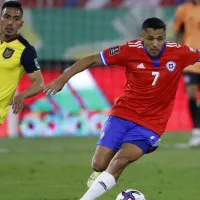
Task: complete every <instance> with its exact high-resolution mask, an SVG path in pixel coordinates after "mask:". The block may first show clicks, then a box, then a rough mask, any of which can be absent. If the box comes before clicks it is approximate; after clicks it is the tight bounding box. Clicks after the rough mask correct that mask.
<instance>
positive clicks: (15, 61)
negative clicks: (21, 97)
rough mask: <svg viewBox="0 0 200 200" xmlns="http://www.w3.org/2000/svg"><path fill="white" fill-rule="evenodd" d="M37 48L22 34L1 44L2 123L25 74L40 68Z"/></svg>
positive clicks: (0, 102) (0, 105) (0, 100)
mask: <svg viewBox="0 0 200 200" xmlns="http://www.w3.org/2000/svg"><path fill="white" fill-rule="evenodd" d="M39 69H40V67H39V64H38V61H37V54H36V51H35V48H34V47H33V46H31V45H30V44H29V43H28V41H26V40H25V39H24V38H23V37H22V36H21V35H19V36H18V38H16V39H15V40H13V41H10V42H5V41H4V42H1V44H0V124H2V123H3V122H4V119H5V117H6V115H7V113H8V110H9V107H10V102H11V101H12V98H13V96H14V94H15V91H16V89H17V86H18V83H19V81H20V79H21V77H22V75H23V74H24V72H27V73H33V72H34V71H36V70H39Z"/></svg>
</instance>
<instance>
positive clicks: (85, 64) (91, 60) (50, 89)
mask: <svg viewBox="0 0 200 200" xmlns="http://www.w3.org/2000/svg"><path fill="white" fill-rule="evenodd" d="M99 65H102V63H101V59H100V58H99V55H98V54H96V55H92V56H88V57H85V58H83V59H81V60H79V61H78V62H76V63H75V64H74V65H72V66H71V67H70V68H68V69H67V70H66V71H65V72H64V73H63V74H62V75H60V76H59V77H58V78H57V79H55V80H54V81H52V82H50V83H49V84H47V85H46V86H45V87H44V93H46V94H47V95H49V94H51V93H52V94H54V95H55V94H56V93H57V92H59V91H61V90H62V88H63V87H64V85H65V83H66V82H67V81H68V80H69V79H70V78H71V77H73V76H74V75H76V74H78V73H79V72H82V71H84V70H85V69H88V68H90V67H93V66H99Z"/></svg>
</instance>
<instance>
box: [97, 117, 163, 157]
mask: <svg viewBox="0 0 200 200" xmlns="http://www.w3.org/2000/svg"><path fill="white" fill-rule="evenodd" d="M159 142H160V137H159V135H157V134H156V133H154V132H153V131H151V130H149V129H147V128H145V127H143V126H140V125H139V124H136V123H134V122H131V121H128V120H125V119H122V118H119V117H115V116H109V118H108V120H107V121H106V123H105V125H104V127H103V129H102V131H101V134H100V138H99V141H98V142H97V145H100V146H105V147H108V148H109V149H112V150H113V151H115V152H117V151H119V150H120V148H121V146H122V144H124V143H131V144H135V145H136V146H138V147H139V148H140V149H142V151H143V152H144V154H146V153H150V152H152V151H154V150H156V149H157V147H158V145H159Z"/></svg>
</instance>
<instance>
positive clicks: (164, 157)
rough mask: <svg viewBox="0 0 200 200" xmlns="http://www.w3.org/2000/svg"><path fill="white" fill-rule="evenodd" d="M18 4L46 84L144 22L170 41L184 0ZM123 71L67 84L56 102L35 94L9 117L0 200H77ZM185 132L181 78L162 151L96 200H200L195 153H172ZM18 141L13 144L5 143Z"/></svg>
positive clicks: (97, 71)
mask: <svg viewBox="0 0 200 200" xmlns="http://www.w3.org/2000/svg"><path fill="white" fill-rule="evenodd" d="M3 2H4V1H2V0H0V3H1V4H2V3H3ZM21 2H22V5H23V7H24V20H25V24H24V26H23V28H22V29H21V34H22V35H23V36H24V37H25V38H26V39H27V40H28V41H29V42H30V43H31V44H32V45H34V46H35V48H36V49H37V52H38V58H39V61H40V65H41V67H42V71H43V75H44V78H45V83H48V82H49V81H51V80H52V79H54V78H55V77H57V76H58V75H59V74H60V73H62V72H63V70H65V69H66V68H67V67H69V66H71V65H72V64H73V63H74V62H75V61H76V60H78V59H80V58H83V57H84V56H87V55H90V54H92V53H97V52H99V51H101V50H103V49H105V48H107V47H110V46H113V45H116V44H123V43H124V42H126V41H127V40H131V39H135V38H138V37H139V33H140V30H141V29H140V28H141V23H142V22H143V20H144V19H146V18H148V17H153V16H157V17H160V18H161V19H163V20H164V21H165V22H166V23H167V26H168V32H167V37H168V40H172V34H173V33H172V29H171V26H172V22H173V20H174V11H175V9H176V6H177V5H179V4H180V3H183V1H181V0H22V1H21ZM123 73H124V68H123V67H120V66H113V67H109V68H105V67H98V68H93V69H90V70H87V71H85V72H83V73H81V74H79V75H77V76H75V77H74V78H72V79H71V80H70V82H69V83H68V84H67V85H66V86H65V88H64V89H63V90H62V92H60V93H59V94H57V95H56V96H50V97H46V96H45V95H44V94H42V93H41V94H39V95H38V96H37V97H34V98H31V99H28V100H26V102H25V108H24V110H23V112H22V113H20V114H19V116H14V115H12V112H10V113H9V116H8V118H7V119H6V122H5V124H4V125H3V126H1V127H0V137H2V139H0V200H75V199H79V198H80V196H81V195H82V194H83V193H84V192H85V191H86V181H87V178H88V176H89V175H90V173H91V171H92V170H91V168H90V163H91V158H92V155H93V152H94V149H95V143H96V140H97V138H98V135H99V133H100V130H101V127H102V125H103V123H104V122H105V120H106V117H107V114H108V111H109V109H110V107H111V106H112V104H113V103H114V102H115V100H116V98H117V97H118V96H119V95H120V94H122V92H123V87H124V85H125V77H124V74H123ZM28 81H29V80H28V78H27V76H26V75H25V76H24V77H23V80H22V81H21V83H20V87H19V88H18V90H19V91H20V90H23V89H24V88H26V86H27V83H28ZM191 129H192V124H191V119H190V116H189V113H188V108H187V95H186V93H185V87H184V84H183V80H181V81H180V85H179V88H178V93H177V97H176V102H175V106H174V110H173V114H172V116H171V118H170V121H169V124H168V127H167V132H168V133H167V134H165V136H164V137H163V140H162V141H163V142H162V143H161V146H160V148H159V149H158V150H157V151H156V152H155V153H153V154H152V155H151V154H150V155H148V156H145V158H143V159H141V160H140V161H138V162H137V163H135V164H134V165H132V166H130V167H129V168H128V170H126V171H125V173H124V174H123V175H122V177H121V178H120V180H119V185H118V186H117V187H115V188H114V189H113V190H112V191H110V192H109V193H108V194H107V195H105V196H103V197H102V198H100V199H102V200H114V199H115V198H116V196H117V194H118V193H119V192H120V191H122V190H123V189H128V188H135V189H138V190H141V191H142V192H143V193H144V194H145V195H146V198H147V200H169V199H170V200H185V199H196V200H200V190H199V186H200V184H199V180H200V173H199V169H200V160H199V159H198V158H199V150H196V149H195V150H194V149H187V148H186V149H181V150H180V149H178V148H177V147H179V148H182V147H183V148H185V146H184V145H183V146H182V145H179V146H177V143H178V144H180V143H187V141H188V138H189V136H190V134H189V132H190V131H191ZM179 132H180V134H179ZM170 133H172V134H170ZM16 136H20V137H17V138H13V139H9V137H16ZM58 136H60V137H58ZM63 136H64V137H63ZM65 136H67V137H65ZM73 136H84V137H73ZM86 136H87V137H86ZM90 136H92V137H90ZM94 136H96V137H94ZM30 138H31V139H30ZM32 138H34V139H32ZM174 147H175V148H174Z"/></svg>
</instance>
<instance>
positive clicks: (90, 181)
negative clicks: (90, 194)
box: [87, 172, 101, 188]
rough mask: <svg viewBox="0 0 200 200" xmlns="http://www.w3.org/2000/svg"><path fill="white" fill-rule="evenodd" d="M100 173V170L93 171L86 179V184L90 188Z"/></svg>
mask: <svg viewBox="0 0 200 200" xmlns="http://www.w3.org/2000/svg"><path fill="white" fill-rule="evenodd" d="M100 174H101V172H93V173H92V174H91V175H90V177H89V179H88V181H87V186H88V187H89V188H90V187H91V185H92V184H93V183H94V181H95V180H96V178H97V177H98V176H99V175H100Z"/></svg>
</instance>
